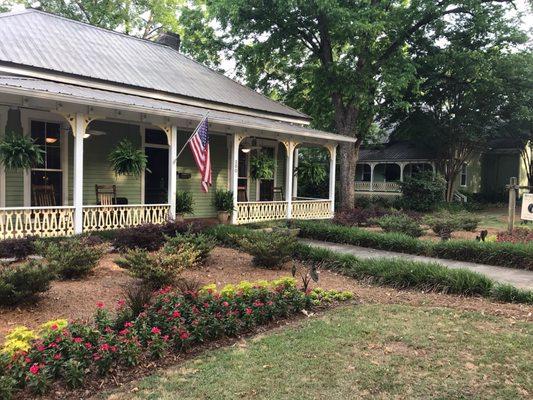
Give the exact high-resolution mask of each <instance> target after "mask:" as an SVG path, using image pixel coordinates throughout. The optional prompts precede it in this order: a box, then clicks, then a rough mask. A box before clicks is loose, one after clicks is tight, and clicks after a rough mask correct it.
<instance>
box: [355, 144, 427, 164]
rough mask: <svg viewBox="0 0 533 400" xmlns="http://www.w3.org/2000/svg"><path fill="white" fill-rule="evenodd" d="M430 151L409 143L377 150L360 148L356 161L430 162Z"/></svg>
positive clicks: (386, 146) (387, 145)
mask: <svg viewBox="0 0 533 400" xmlns="http://www.w3.org/2000/svg"><path fill="white" fill-rule="evenodd" d="M433 158H435V154H434V152H433V151H432V150H430V149H428V148H426V147H423V146H422V145H415V144H413V143H411V142H393V143H388V144H386V145H385V146H384V147H381V148H377V149H370V148H362V149H361V150H359V160H358V161H411V160H432V159H433Z"/></svg>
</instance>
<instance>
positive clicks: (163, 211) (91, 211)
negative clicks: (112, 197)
mask: <svg viewBox="0 0 533 400" xmlns="http://www.w3.org/2000/svg"><path fill="white" fill-rule="evenodd" d="M169 214H170V204H130V205H116V206H84V207H83V231H85V232H91V231H105V230H112V229H122V228H129V227H132V226H138V225H143V224H163V223H165V222H166V221H167V220H168V218H169Z"/></svg>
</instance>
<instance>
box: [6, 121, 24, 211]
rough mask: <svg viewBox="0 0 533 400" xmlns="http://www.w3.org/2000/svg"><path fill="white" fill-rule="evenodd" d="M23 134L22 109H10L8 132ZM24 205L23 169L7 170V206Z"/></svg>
mask: <svg viewBox="0 0 533 400" xmlns="http://www.w3.org/2000/svg"><path fill="white" fill-rule="evenodd" d="M11 133H15V134H19V135H22V125H21V123H20V111H18V110H9V112H8V116H7V124H6V134H11ZM22 206H24V173H23V171H21V170H7V171H6V207H22Z"/></svg>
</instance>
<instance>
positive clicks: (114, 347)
mask: <svg viewBox="0 0 533 400" xmlns="http://www.w3.org/2000/svg"><path fill="white" fill-rule="evenodd" d="M109 350H111V353H116V352H117V346H111V347H110V348H109Z"/></svg>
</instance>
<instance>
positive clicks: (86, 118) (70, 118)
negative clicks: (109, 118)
mask: <svg viewBox="0 0 533 400" xmlns="http://www.w3.org/2000/svg"><path fill="white" fill-rule="evenodd" d="M52 112H54V113H56V114H59V115H61V116H62V117H63V118H65V119H66V120H67V122H68V123H69V125H70V129H71V131H72V135H73V136H76V122H77V121H76V119H77V117H78V116H79V115H81V117H82V120H83V128H84V130H86V129H87V127H88V126H89V124H90V123H91V122H93V121H94V120H97V119H105V117H100V116H97V115H88V114H77V113H64V112H61V111H57V110H55V111H52Z"/></svg>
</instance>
